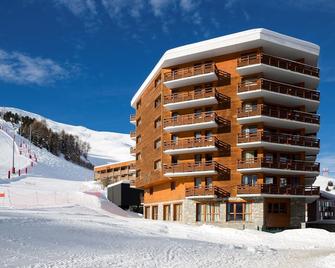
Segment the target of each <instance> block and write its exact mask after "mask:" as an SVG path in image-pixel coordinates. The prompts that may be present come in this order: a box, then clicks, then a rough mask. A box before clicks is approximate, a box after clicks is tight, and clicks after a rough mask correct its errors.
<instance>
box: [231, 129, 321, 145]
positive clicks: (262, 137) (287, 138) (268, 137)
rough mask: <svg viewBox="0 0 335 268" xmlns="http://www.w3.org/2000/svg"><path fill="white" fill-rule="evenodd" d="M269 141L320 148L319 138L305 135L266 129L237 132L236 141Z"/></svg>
mask: <svg viewBox="0 0 335 268" xmlns="http://www.w3.org/2000/svg"><path fill="white" fill-rule="evenodd" d="M258 141H264V142H270V143H279V144H286V145H295V146H303V147H312V148H320V140H319V139H316V138H312V137H307V136H300V135H292V134H281V133H270V132H267V131H257V132H256V133H239V135H238V138H237V143H248V142H258Z"/></svg>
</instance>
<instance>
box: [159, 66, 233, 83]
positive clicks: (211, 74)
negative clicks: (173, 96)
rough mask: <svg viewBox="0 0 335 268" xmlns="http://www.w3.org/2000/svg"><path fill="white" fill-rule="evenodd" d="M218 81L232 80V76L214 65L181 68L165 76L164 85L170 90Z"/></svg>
mask: <svg viewBox="0 0 335 268" xmlns="http://www.w3.org/2000/svg"><path fill="white" fill-rule="evenodd" d="M217 80H226V81H229V80H230V74H229V73H226V72H224V71H222V70H219V69H218V68H217V67H216V65H215V64H214V63H205V64H199V65H195V66H192V67H186V68H179V69H176V70H173V71H170V72H166V73H165V74H164V85H165V86H166V87H168V88H178V87H185V86H189V85H196V84H200V83H210V82H213V81H217Z"/></svg>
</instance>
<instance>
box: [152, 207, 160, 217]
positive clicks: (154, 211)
mask: <svg viewBox="0 0 335 268" xmlns="http://www.w3.org/2000/svg"><path fill="white" fill-rule="evenodd" d="M151 218H152V219H153V220H158V206H152V213H151Z"/></svg>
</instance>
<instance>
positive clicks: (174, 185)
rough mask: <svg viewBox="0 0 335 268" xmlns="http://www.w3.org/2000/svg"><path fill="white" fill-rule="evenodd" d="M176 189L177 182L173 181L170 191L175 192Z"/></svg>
mask: <svg viewBox="0 0 335 268" xmlns="http://www.w3.org/2000/svg"><path fill="white" fill-rule="evenodd" d="M175 189H176V182H175V181H172V182H171V183H170V190H171V191H173V190H175Z"/></svg>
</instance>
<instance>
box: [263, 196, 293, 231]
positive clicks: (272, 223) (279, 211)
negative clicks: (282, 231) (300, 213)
mask: <svg viewBox="0 0 335 268" xmlns="http://www.w3.org/2000/svg"><path fill="white" fill-rule="evenodd" d="M264 222H265V226H266V227H268V228H287V227H289V226H290V199H284V198H280V199H279V198H278V199H274V198H266V199H265V200H264Z"/></svg>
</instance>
